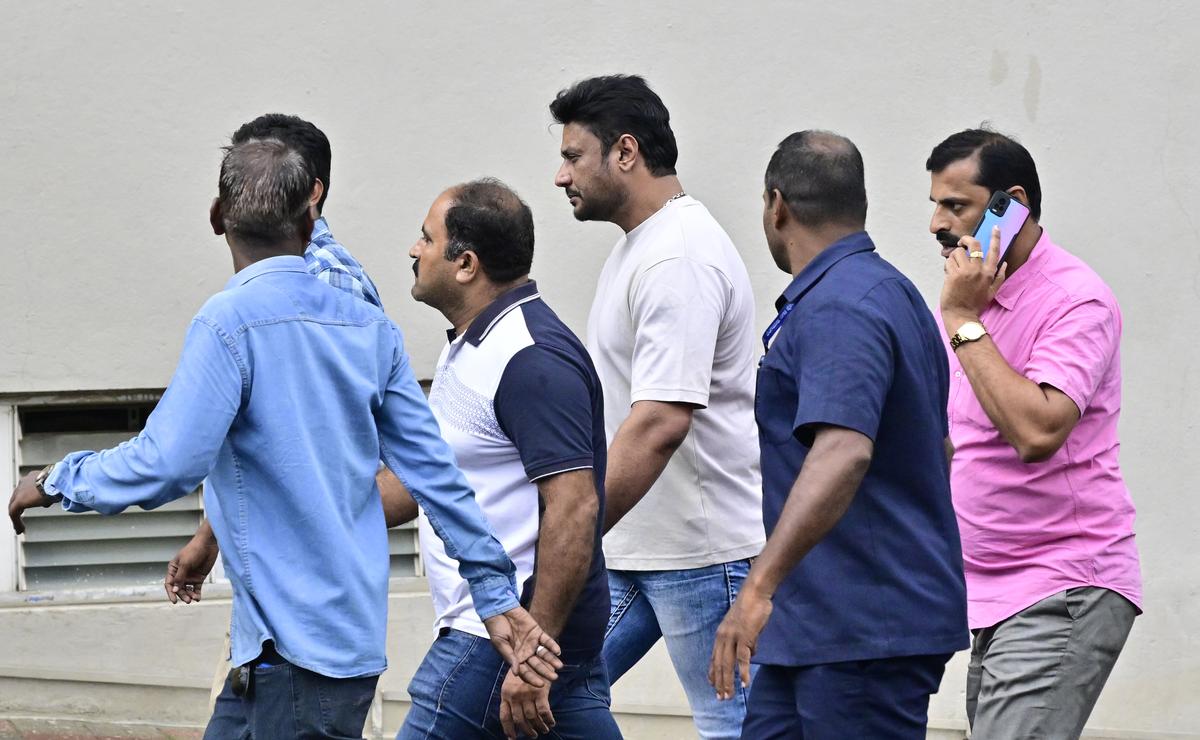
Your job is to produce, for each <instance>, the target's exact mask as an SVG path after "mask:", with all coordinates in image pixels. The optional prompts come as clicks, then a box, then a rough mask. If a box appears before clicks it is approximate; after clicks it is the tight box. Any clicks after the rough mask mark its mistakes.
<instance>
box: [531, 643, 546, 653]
mask: <svg viewBox="0 0 1200 740" xmlns="http://www.w3.org/2000/svg"><path fill="white" fill-rule="evenodd" d="M545 650H546V646H545V645H538V646H537V650H534V651H533V654H534V655H541V654H542V653H543V652H545Z"/></svg>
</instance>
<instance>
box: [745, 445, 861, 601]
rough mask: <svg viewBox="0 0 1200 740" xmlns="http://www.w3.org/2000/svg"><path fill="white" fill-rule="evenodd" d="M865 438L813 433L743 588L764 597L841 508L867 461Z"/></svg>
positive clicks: (846, 504)
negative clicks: (785, 498) (814, 436)
mask: <svg viewBox="0 0 1200 740" xmlns="http://www.w3.org/2000/svg"><path fill="white" fill-rule="evenodd" d="M872 449H873V445H872V443H871V440H870V439H868V438H867V437H865V436H863V435H861V434H859V433H858V432H854V431H851V430H849V429H841V428H836V427H827V428H824V429H822V430H820V431H818V432H817V435H816V438H815V439H814V441H813V446H812V450H811V451H809V453H808V456H807V457H806V458H805V461H804V465H803V467H802V468H801V469H800V475H798V476H797V477H796V482H795V483H794V484H793V485H792V490H791V492H790V493H788V498H787V502H786V503H785V504H784V507H783V512H782V513H781V514H780V516H779V521H778V522H777V523H776V525H775V529H774V531H772V532H771V536H770V537H769V538H768V539H767V544H766V546H765V547H764V548H763V551H762V554H761V555H760V556H759V557H758V559H757V560H755V561H754V565H753V566H752V567H751V569H750V575H749V576H748V577H747V579H746V584H745V587H746V588H749V589H753V590H755V591H756V592H758V593H759V594H761V595H763V596H765V597H767V598H770V597H771V596H772V595H774V593H775V589H776V588H778V586H779V584H780V582H781V581H783V579H784V578H785V577H786V576H787V574H788V572H790V571H791V570H792V568H794V567H795V566H796V564H797V563H799V562H800V560H801V559H802V558H803V557H804V556H805V555H806V554H808V551H809V550H811V549H812V548H813V547H814V546H815V545H816V544H817V543H818V542H820V541H821V539H822V538H823V537H825V535H826V534H828V533H829V530H831V529H833V527H834V525H836V524H837V523H838V521H839V520H840V519H841V518H842V516H843V515H844V514H845V513H846V510H847V509H848V508H849V507H850V503H851V502H852V501H853V500H854V494H855V493H856V492H857V491H858V486H859V484H861V483H862V479H863V476H864V475H866V472H867V468H868V467H869V466H870V464H871V454H872Z"/></svg>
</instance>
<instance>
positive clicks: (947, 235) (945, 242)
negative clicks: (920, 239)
mask: <svg viewBox="0 0 1200 740" xmlns="http://www.w3.org/2000/svg"><path fill="white" fill-rule="evenodd" d="M933 238H934V239H937V240H938V242H940V243H941V245H942V246H943V247H947V248H949V247H957V246H958V242H959V240H960V239H962V237H961V236H959V235H958V234H955V233H954V232H952V231H947V230H945V229H942V230H941V231H939V232H937V233H936V234H934V235H933Z"/></svg>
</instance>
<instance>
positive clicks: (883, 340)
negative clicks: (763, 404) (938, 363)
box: [784, 302, 895, 445]
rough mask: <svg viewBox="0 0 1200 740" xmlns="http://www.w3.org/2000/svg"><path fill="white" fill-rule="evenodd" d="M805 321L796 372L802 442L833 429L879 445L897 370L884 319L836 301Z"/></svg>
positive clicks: (860, 305)
mask: <svg viewBox="0 0 1200 740" xmlns="http://www.w3.org/2000/svg"><path fill="white" fill-rule="evenodd" d="M800 319H801V320H800V321H799V322H798V323H797V327H796V331H797V337H796V344H795V349H794V352H793V356H794V357H795V358H796V360H795V362H794V363H793V365H794V366H793V367H792V372H793V374H794V376H795V380H796V389H797V403H796V416H795V422H794V425H793V428H794V434H795V436H796V439H798V440H799V441H800V442H801V443H802V444H805V445H811V444H812V441H813V437H814V434H815V426H817V425H821V424H829V425H832V426H838V427H844V428H846V429H853V430H854V431H856V432H859V433H861V434H863V435H866V436H867V437H869V438H870V439H871V440H872V441H874V440H875V435H876V434H877V433H878V431H879V420H880V417H881V416H882V414H883V405H884V403H885V402H886V400H887V394H888V391H889V390H890V388H891V386H892V377H893V373H894V369H895V368H894V358H893V354H892V342H891V339H890V335H889V333H888V329H887V326H886V324H885V322H884V320H883V318H882V317H881V316H878V315H876V314H874V312H872V311H871V310H870V309H868V308H867V307H866V306H864V305H863V303H861V302H859V303H856V304H851V303H848V302H847V303H838V302H831V303H826V304H825V305H823V306H821V307H819V308H817V309H816V310H815V311H814V312H813V313H812V314H810V315H805V316H802V317H800ZM784 327H785V328H787V324H786V323H785V324H784Z"/></svg>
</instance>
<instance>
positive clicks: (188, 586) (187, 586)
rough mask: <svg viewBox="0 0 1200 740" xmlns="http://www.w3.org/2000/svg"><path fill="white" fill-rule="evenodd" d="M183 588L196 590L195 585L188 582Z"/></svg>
mask: <svg viewBox="0 0 1200 740" xmlns="http://www.w3.org/2000/svg"><path fill="white" fill-rule="evenodd" d="M183 588H184V589H185V590H187V591H195V590H196V587H195V586H193V585H192V584H190V583H189V584H188V585H186V586H184V587H183Z"/></svg>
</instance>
